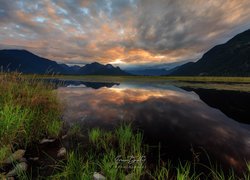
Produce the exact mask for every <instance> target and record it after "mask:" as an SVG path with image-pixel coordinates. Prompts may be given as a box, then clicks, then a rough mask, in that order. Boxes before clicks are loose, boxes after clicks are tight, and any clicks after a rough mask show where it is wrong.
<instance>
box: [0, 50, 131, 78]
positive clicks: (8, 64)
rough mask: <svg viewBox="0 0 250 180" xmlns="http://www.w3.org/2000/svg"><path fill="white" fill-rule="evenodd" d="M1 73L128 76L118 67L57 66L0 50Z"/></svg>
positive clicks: (22, 52)
mask: <svg viewBox="0 0 250 180" xmlns="http://www.w3.org/2000/svg"><path fill="white" fill-rule="evenodd" d="M0 67H1V71H4V72H7V71H8V72H12V71H18V72H22V73H25V74H45V73H49V74H51V73H56V74H72V75H129V73H126V72H125V71H123V70H121V69H120V68H119V67H114V66H112V65H111V64H107V65H102V64H100V63H97V62H95V63H91V64H86V65H85V66H83V67H80V66H68V65H66V64H58V63H56V62H55V61H51V60H49V59H45V58H42V57H39V56H37V55H35V54H33V53H31V52H29V51H26V50H0Z"/></svg>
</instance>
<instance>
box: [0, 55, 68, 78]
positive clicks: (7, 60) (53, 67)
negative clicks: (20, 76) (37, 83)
mask: <svg viewBox="0 0 250 180" xmlns="http://www.w3.org/2000/svg"><path fill="white" fill-rule="evenodd" d="M0 67H1V70H2V71H18V72H22V73H35V74H45V73H52V72H54V73H65V72H64V69H63V68H62V67H61V66H60V65H59V64H57V63H56V62H54V61H51V60H48V59H45V58H42V57H39V56H37V55H35V54H32V53H31V52H29V51H26V50H0Z"/></svg>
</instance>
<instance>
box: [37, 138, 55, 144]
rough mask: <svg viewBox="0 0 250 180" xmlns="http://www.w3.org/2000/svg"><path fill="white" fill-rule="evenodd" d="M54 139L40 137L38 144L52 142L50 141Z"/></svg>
mask: <svg viewBox="0 0 250 180" xmlns="http://www.w3.org/2000/svg"><path fill="white" fill-rule="evenodd" d="M54 141H55V139H42V140H41V141H40V144H44V143H52V142H54Z"/></svg>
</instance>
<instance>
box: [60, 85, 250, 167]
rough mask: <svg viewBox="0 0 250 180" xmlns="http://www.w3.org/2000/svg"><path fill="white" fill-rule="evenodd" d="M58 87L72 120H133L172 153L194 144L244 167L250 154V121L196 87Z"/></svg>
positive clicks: (103, 122) (98, 122)
mask: <svg viewBox="0 0 250 180" xmlns="http://www.w3.org/2000/svg"><path fill="white" fill-rule="evenodd" d="M58 92H59V96H60V97H61V98H62V99H63V100H64V101H65V102H66V110H65V114H64V119H65V121H66V122H68V123H75V122H80V123H84V125H85V126H88V127H96V126H101V127H105V128H112V127H113V126H115V125H116V124H117V123H119V122H121V121H132V122H133V123H134V125H135V126H136V127H138V128H140V129H142V130H143V131H144V133H145V139H146V140H147V141H148V142H151V143H152V144H153V143H156V144H157V143H158V142H161V144H162V145H163V146H166V147H167V148H166V149H168V150H169V151H168V152H167V153H169V155H174V154H175V153H177V152H178V153H177V154H178V155H180V154H182V151H185V150H189V148H190V146H191V145H192V146H195V147H202V148H205V149H206V151H208V152H209V153H211V154H213V155H214V156H215V157H216V158H217V159H218V160H220V161H223V162H226V163H229V164H230V165H232V166H234V167H236V168H239V169H240V168H241V167H243V166H244V164H245V160H250V156H249V154H250V151H249V150H250V131H249V126H247V125H242V124H240V123H238V122H236V121H234V120H232V119H230V118H228V117H227V116H226V115H224V114H223V113H222V112H220V111H219V110H217V109H214V108H211V107H209V106H208V105H206V104H205V103H204V102H203V101H201V100H200V99H199V96H197V95H196V94H195V93H193V92H187V91H184V90H181V89H179V88H176V87H173V86H166V85H159V86H157V87H152V86H146V85H142V87H139V85H133V84H129V85H126V84H125V85H124V84H121V85H120V86H118V87H112V88H101V89H97V90H94V89H91V88H67V87H61V88H59V89H58ZM166 151H167V150H166Z"/></svg>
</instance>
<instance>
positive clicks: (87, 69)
mask: <svg viewBox="0 0 250 180" xmlns="http://www.w3.org/2000/svg"><path fill="white" fill-rule="evenodd" d="M78 73H79V74H83V75H129V73H127V72H125V71H123V70H121V69H120V68H119V67H114V66H112V65H111V64H107V65H103V64H100V63H97V62H94V63H91V64H86V65H85V66H83V67H81V68H80V69H79V71H78Z"/></svg>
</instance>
